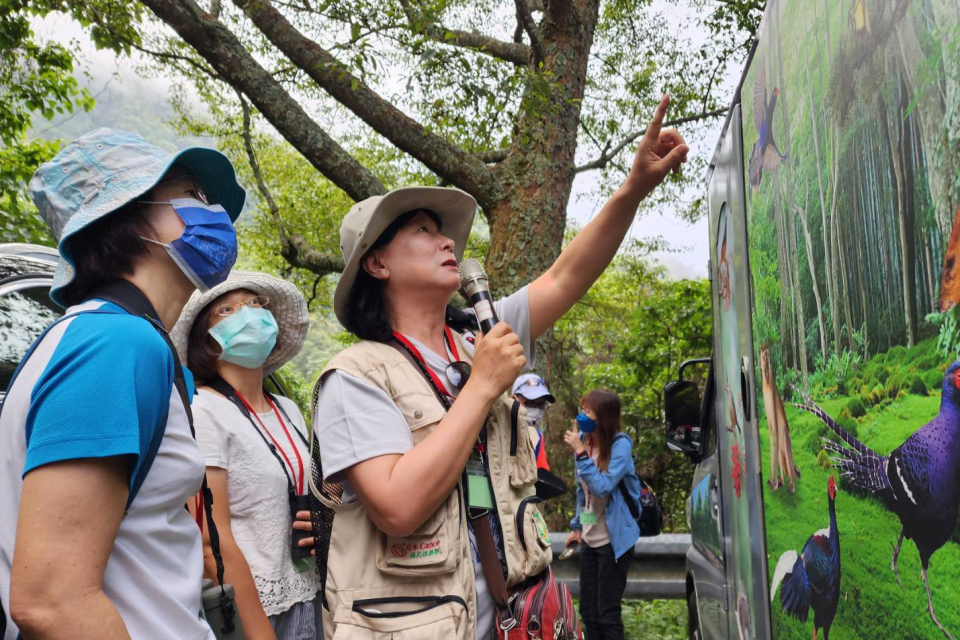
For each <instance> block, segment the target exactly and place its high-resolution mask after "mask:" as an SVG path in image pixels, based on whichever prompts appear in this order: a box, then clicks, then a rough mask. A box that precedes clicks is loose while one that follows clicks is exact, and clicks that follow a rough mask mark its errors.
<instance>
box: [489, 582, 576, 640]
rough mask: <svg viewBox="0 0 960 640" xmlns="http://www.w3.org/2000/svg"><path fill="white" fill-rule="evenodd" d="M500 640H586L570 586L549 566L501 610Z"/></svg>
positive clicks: (514, 593)
mask: <svg viewBox="0 0 960 640" xmlns="http://www.w3.org/2000/svg"><path fill="white" fill-rule="evenodd" d="M497 638H498V640H530V639H531V638H538V639H539V640H583V633H582V632H581V631H580V620H579V619H578V618H577V612H576V610H574V608H573V597H572V596H571V595H570V589H569V588H568V587H567V585H565V584H564V583H562V582H556V581H555V580H554V579H553V569H552V568H550V567H547V568H546V569H545V570H544V571H543V573H541V574H540V575H539V576H537V577H536V579H535V582H533V584H531V585H528V586H521V588H520V589H518V590H517V591H514V592H513V593H512V594H511V595H510V599H509V602H508V604H507V606H506V607H503V608H501V609H499V610H498V612H497Z"/></svg>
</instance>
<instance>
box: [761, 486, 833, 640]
mask: <svg viewBox="0 0 960 640" xmlns="http://www.w3.org/2000/svg"><path fill="white" fill-rule="evenodd" d="M827 499H828V501H829V507H828V509H829V513H830V524H829V526H828V527H827V528H826V529H821V530H820V531H817V532H816V533H815V534H813V535H812V536H810V537H809V538H807V542H806V544H804V545H803V550H802V551H801V552H800V554H799V555H797V552H796V551H787V552H786V553H784V554H783V555H782V556H780V560H778V561H777V568H776V569H775V570H774V572H773V581H772V582H771V585H772V587H771V589H770V602H771V603H772V602H773V600H774V598H775V597H776V594H777V589H778V588H779V589H780V606H781V608H782V609H783V611H784V613H786V614H788V615H791V616H793V617H794V618H797V619H798V620H800V621H801V622H806V621H807V618H808V617H809V615H810V610H811V609H813V640H817V630H818V629H823V637H824V640H830V627H831V626H833V619H834V618H835V617H836V615H837V607H838V606H839V604H840V531H839V530H838V529H837V483H836V481H835V480H834V479H833V476H830V479H829V480H828V481H827ZM781 583H782V584H783V587H782V588H781V587H780V585H781Z"/></svg>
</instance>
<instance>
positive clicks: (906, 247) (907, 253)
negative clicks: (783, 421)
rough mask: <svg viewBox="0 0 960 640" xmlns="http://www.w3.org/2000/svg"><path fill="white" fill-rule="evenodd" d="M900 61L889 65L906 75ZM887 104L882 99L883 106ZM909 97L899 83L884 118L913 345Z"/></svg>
mask: <svg viewBox="0 0 960 640" xmlns="http://www.w3.org/2000/svg"><path fill="white" fill-rule="evenodd" d="M897 67H899V64H897V63H892V64H890V65H889V66H888V69H889V71H890V73H891V74H892V75H893V76H894V77H898V79H899V78H902V76H901V75H900V71H901V70H900V69H898V68H897ZM882 104H883V103H882V102H881V105H882ZM907 106H908V96H907V93H906V87H905V86H904V84H903V82H902V81H901V82H898V83H897V87H896V95H895V96H894V99H893V100H892V101H891V104H890V105H889V107H887V108H886V109H884V114H885V117H881V118H880V120H881V121H882V123H883V125H884V133H885V134H886V138H887V140H888V149H889V151H890V168H891V171H892V172H893V180H894V192H895V195H896V205H897V221H898V226H899V236H900V266H901V269H900V278H901V280H900V282H901V287H902V291H903V314H904V324H905V327H906V333H907V345H908V346H911V347H912V346H913V345H914V344H916V341H917V309H916V304H915V302H914V291H913V289H914V279H915V274H916V263H915V261H914V255H915V247H914V229H913V202H911V201H910V200H911V199H910V198H909V192H908V185H907V175H906V162H905V158H906V135H905V131H904V127H905V126H906V125H905V122H904V117H905V116H906V109H907Z"/></svg>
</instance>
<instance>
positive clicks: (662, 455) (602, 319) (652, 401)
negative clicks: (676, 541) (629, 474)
mask: <svg viewBox="0 0 960 640" xmlns="http://www.w3.org/2000/svg"><path fill="white" fill-rule="evenodd" d="M658 248H659V245H657V244H654V245H649V244H640V243H635V244H634V245H632V246H631V247H630V248H629V250H628V251H626V252H625V253H624V254H621V255H620V256H618V257H617V259H616V260H615V261H614V263H613V265H612V266H611V267H610V268H609V269H608V270H607V272H606V273H605V274H604V275H603V276H602V277H601V278H600V280H599V281H598V282H597V283H596V284H595V285H594V286H593V288H592V289H591V290H590V291H589V292H588V293H587V295H586V296H585V297H584V298H583V299H582V300H581V301H580V302H579V303H578V304H577V305H575V306H574V308H573V309H571V310H570V311H569V312H568V313H567V314H566V315H565V316H564V317H563V318H561V319H560V321H559V322H558V323H557V325H556V327H555V329H554V334H553V341H552V345H551V346H552V347H553V350H552V352H553V357H552V359H551V361H550V362H549V363H547V365H546V368H544V364H543V362H542V361H541V360H540V359H539V358H538V371H540V372H541V373H543V374H544V375H545V376H546V377H547V379H548V381H549V382H550V387H551V391H552V392H553V393H554V395H556V396H557V403H558V404H557V406H554V407H553V408H551V409H550V411H549V412H548V413H547V426H546V438H547V452H548V457H549V460H550V463H551V467H552V468H554V467H555V471H556V472H557V473H559V474H560V475H561V477H564V478H572V477H573V466H572V462H571V460H572V459H571V457H570V455H569V449H568V448H567V447H566V446H565V445H564V444H563V443H562V436H563V431H564V430H566V429H568V428H569V425H570V420H571V419H572V418H573V416H574V415H576V408H577V406H578V404H579V399H580V397H581V396H582V395H583V394H584V393H585V392H587V391H589V390H591V389H594V388H597V387H606V388H610V389H613V390H614V391H616V392H617V393H618V394H619V395H620V399H621V405H622V413H623V415H622V421H621V428H622V429H623V430H624V431H625V432H626V433H628V434H629V435H630V436H631V437H632V438H633V440H634V453H635V455H636V458H637V461H638V467H639V470H640V472H641V473H642V474H643V475H644V478H645V479H646V480H647V481H649V482H650V484H651V485H652V486H653V487H654V489H655V490H656V491H657V494H658V495H659V496H660V498H661V500H662V501H663V502H664V505H665V510H666V514H665V515H666V518H665V519H666V526H667V528H668V530H682V529H685V528H686V525H685V518H684V515H683V514H684V501H685V499H686V497H687V496H688V495H689V492H690V481H691V477H692V476H691V474H692V470H693V467H692V465H690V463H689V462H688V461H687V460H686V459H685V458H683V457H681V456H676V455H671V454H670V453H668V452H667V451H666V448H665V447H664V440H663V438H664V435H663V419H662V413H661V412H662V407H661V404H662V391H663V387H664V385H665V384H666V383H667V382H668V381H669V380H672V379H675V378H676V375H677V369H678V367H679V364H680V363H681V362H682V361H683V360H686V359H688V358H693V357H698V356H704V355H708V354H709V353H710V350H711V337H710V336H711V333H710V327H711V311H710V309H711V307H710V297H709V291H710V289H709V283H708V282H707V281H705V280H703V281H700V280H698V281H690V280H681V281H673V280H668V279H667V278H666V274H665V272H664V270H663V269H662V268H661V267H658V266H657V265H656V264H655V263H654V262H652V261H651V260H650V258H649V257H648V255H649V253H650V251H651V250H654V249H658ZM541 353H542V352H541ZM544 507H545V509H546V511H547V513H546V515H547V518H548V524H549V526H550V528H551V530H557V529H558V528H559V529H566V527H567V521H568V520H569V518H570V517H571V516H572V513H573V496H572V495H568V496H566V497H565V498H563V499H562V500H560V501H551V502H549V503H547V504H546V505H544Z"/></svg>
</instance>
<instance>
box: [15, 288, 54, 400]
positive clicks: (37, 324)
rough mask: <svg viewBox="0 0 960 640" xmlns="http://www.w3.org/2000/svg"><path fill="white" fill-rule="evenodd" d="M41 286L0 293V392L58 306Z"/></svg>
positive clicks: (51, 318)
mask: <svg viewBox="0 0 960 640" xmlns="http://www.w3.org/2000/svg"><path fill="white" fill-rule="evenodd" d="M49 292H50V289H49V288H48V287H45V286H41V287H29V288H24V289H19V290H17V291H12V292H10V293H7V294H6V295H3V296H0V396H2V395H3V394H5V393H6V391H7V385H9V384H10V378H11V377H13V372H14V371H16V369H17V365H19V364H20V360H21V359H22V358H23V356H24V354H25V353H26V352H27V349H29V348H30V345H32V344H33V341H34V340H36V339H37V336H39V335H40V334H41V333H42V332H43V330H44V329H45V328H46V327H47V325H49V324H50V323H52V322H53V321H54V320H56V319H57V318H59V317H60V314H61V310H60V308H59V307H57V306H56V305H55V304H54V303H53V301H52V300H50V295H49Z"/></svg>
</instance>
